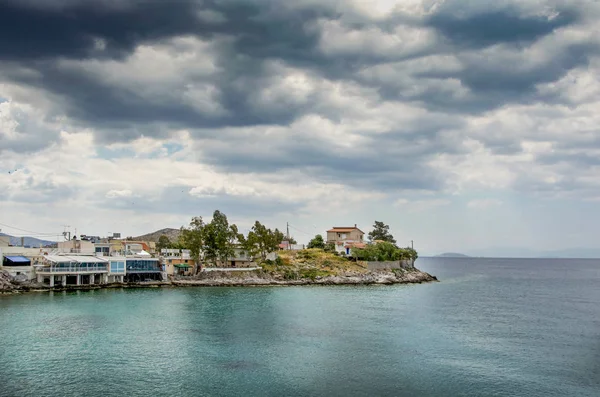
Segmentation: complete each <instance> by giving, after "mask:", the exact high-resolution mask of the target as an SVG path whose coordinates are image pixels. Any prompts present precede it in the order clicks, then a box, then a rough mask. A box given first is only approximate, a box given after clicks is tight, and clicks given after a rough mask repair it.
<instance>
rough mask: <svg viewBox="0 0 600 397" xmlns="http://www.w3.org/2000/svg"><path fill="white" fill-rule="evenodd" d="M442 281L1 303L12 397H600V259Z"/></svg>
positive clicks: (469, 271)
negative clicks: (413, 283)
mask: <svg viewBox="0 0 600 397" xmlns="http://www.w3.org/2000/svg"><path fill="white" fill-rule="evenodd" d="M417 266H418V267H419V268H421V269H422V270H424V271H427V272H429V273H431V274H433V275H435V276H437V277H438V278H439V280H440V282H438V283H427V284H415V285H392V286H327V287H325V286H303V287H260V288H259V287H234V288H223V287H215V288H212V287H210V288H207V287H192V288H162V289H161V288H153V289H103V290H94V291H78V292H54V293H52V292H50V293H48V292H45V293H28V294H22V295H15V296H0V395H1V396H14V397H17V396H89V397H95V396H98V397H99V396H129V397H131V396H451V397H452V396H477V397H479V396H540V397H541V396H543V397H548V396H581V397H583V396H590V397H592V396H593V397H598V396H600V260H587V259H586V260H575V259H569V260H565V259H478V258H419V259H418V260H417Z"/></svg>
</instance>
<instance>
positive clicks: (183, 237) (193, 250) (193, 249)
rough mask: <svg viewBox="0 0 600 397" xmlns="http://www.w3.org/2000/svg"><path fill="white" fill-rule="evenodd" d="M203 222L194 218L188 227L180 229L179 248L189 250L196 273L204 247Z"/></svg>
mask: <svg viewBox="0 0 600 397" xmlns="http://www.w3.org/2000/svg"><path fill="white" fill-rule="evenodd" d="M204 228H205V225H204V221H203V220H202V217H201V216H196V217H194V218H192V220H191V221H190V225H189V227H187V228H185V227H183V226H182V227H181V234H180V236H179V243H180V248H186V249H189V250H190V257H191V258H192V259H193V260H194V263H195V265H196V273H198V272H199V271H200V258H201V256H202V249H203V247H204Z"/></svg>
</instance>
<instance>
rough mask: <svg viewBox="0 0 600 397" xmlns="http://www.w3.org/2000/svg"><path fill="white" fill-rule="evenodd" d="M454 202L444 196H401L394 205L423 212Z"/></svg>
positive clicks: (409, 210) (405, 209)
mask: <svg viewBox="0 0 600 397" xmlns="http://www.w3.org/2000/svg"><path fill="white" fill-rule="evenodd" d="M451 203H452V202H451V201H450V200H448V199H444V198H433V199H413V200H409V199H405V198H400V199H398V200H396V201H395V202H394V206H395V207H398V208H400V209H401V210H404V211H408V212H423V211H428V210H431V209H434V208H438V207H445V206H448V205H450V204H451Z"/></svg>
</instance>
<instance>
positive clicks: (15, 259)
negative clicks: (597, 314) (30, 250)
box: [5, 256, 31, 262]
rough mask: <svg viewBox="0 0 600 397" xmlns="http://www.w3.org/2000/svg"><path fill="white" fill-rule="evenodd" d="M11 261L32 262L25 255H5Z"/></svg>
mask: <svg viewBox="0 0 600 397" xmlns="http://www.w3.org/2000/svg"><path fill="white" fill-rule="evenodd" d="M5 258H6V259H8V260H9V261H11V262H31V261H30V260H29V258H25V257H24V256H5Z"/></svg>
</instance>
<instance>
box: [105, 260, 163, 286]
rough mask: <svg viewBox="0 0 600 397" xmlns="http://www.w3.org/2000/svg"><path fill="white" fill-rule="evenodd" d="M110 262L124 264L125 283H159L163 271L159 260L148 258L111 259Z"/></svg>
mask: <svg viewBox="0 0 600 397" xmlns="http://www.w3.org/2000/svg"><path fill="white" fill-rule="evenodd" d="M110 260H111V262H112V261H117V262H121V261H123V262H125V274H124V281H125V282H140V281H161V280H163V279H164V277H163V273H164V270H163V268H162V266H161V263H160V259H158V258H152V257H149V256H140V255H136V256H127V257H111V258H110Z"/></svg>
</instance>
